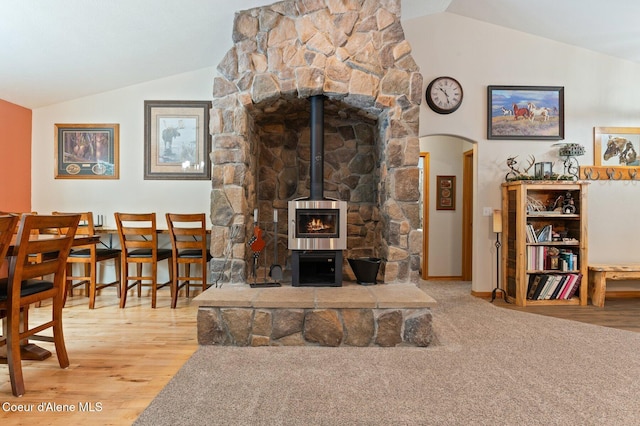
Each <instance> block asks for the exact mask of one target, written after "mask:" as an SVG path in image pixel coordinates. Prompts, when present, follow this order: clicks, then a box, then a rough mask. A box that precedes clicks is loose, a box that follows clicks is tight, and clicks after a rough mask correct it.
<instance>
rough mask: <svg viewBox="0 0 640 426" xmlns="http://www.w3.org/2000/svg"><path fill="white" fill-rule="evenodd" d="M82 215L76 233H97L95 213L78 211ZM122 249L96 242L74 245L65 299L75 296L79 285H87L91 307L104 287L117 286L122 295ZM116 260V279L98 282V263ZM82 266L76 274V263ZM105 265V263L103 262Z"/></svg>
mask: <svg viewBox="0 0 640 426" xmlns="http://www.w3.org/2000/svg"><path fill="white" fill-rule="evenodd" d="M53 214H54V215H61V214H69V213H61V212H53ZM77 214H79V215H80V225H79V226H78V230H77V231H76V235H95V233H96V232H95V228H94V225H93V213H92V212H84V213H77ZM121 253H122V251H121V250H119V249H113V248H108V247H97V246H96V244H89V245H87V246H80V247H74V248H73V249H72V250H71V253H69V258H68V259H67V277H66V286H67V291H66V292H65V295H64V301H65V302H66V301H67V296H73V289H74V288H76V287H79V286H83V285H84V286H85V294H86V295H88V296H89V309H94V308H95V306H96V294H97V292H98V291H99V290H102V289H103V288H107V287H111V286H115V287H116V291H117V294H118V297H120V275H121V274H120V267H121V265H120V262H121V261H120V255H121ZM111 259H113V260H114V266H115V280H113V281H110V282H107V283H99V282H98V278H97V277H98V264H99V263H100V262H105V261H107V260H111ZM78 264H79V265H81V266H82V273H81V274H79V275H74V268H73V267H74V265H78ZM103 265H104V263H103Z"/></svg>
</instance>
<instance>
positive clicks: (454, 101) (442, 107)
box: [425, 77, 462, 114]
mask: <svg viewBox="0 0 640 426" xmlns="http://www.w3.org/2000/svg"><path fill="white" fill-rule="evenodd" d="M425 97H426V99H427V105H429V108H431V109H432V110H434V111H435V112H437V113H438V114H451V113H452V112H454V111H455V110H457V109H458V108H460V105H461V104H462V85H461V84H460V83H459V82H458V80H456V79H455V78H452V77H438V78H436V79H434V80H433V81H431V83H429V85H428V86H427V91H426V93H425Z"/></svg>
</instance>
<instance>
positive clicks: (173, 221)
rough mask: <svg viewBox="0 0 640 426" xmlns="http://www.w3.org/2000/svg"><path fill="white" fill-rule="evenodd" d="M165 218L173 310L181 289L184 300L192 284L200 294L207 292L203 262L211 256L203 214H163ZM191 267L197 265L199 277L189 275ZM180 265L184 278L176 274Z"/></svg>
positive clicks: (205, 269) (205, 266) (205, 264)
mask: <svg viewBox="0 0 640 426" xmlns="http://www.w3.org/2000/svg"><path fill="white" fill-rule="evenodd" d="M166 217H167V226H168V227H169V238H170V239H171V250H172V251H173V276H172V283H171V307H172V308H175V307H176V304H177V302H178V292H179V291H180V289H181V288H183V287H184V288H185V293H186V297H187V298H188V297H189V287H191V286H192V285H198V286H199V287H201V288H202V291H204V290H206V289H207V287H208V284H207V263H208V262H209V261H210V260H211V258H212V256H211V253H210V252H209V248H208V244H207V227H206V223H205V214H204V213H194V214H178V213H167V214H166ZM192 264H194V265H200V271H202V273H201V274H200V276H193V275H191V265H192ZM180 265H184V267H183V269H184V275H181V274H180ZM194 281H195V282H194Z"/></svg>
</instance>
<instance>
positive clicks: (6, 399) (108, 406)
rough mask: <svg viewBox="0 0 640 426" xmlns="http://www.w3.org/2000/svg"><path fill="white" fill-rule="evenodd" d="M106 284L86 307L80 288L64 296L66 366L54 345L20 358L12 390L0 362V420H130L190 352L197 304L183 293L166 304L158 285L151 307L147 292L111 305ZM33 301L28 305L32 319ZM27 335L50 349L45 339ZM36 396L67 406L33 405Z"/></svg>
mask: <svg viewBox="0 0 640 426" xmlns="http://www.w3.org/2000/svg"><path fill="white" fill-rule="evenodd" d="M111 290H112V289H105V290H103V292H104V293H103V295H101V296H99V297H98V298H97V301H96V309H94V310H89V308H88V298H86V297H84V296H74V297H73V298H69V299H68V300H67V306H66V307H65V310H64V330H65V341H66V345H67V352H68V354H69V359H70V361H71V365H70V367H69V368H68V369H66V370H63V369H61V368H60V367H59V365H58V360H57V358H56V356H55V353H54V354H53V355H52V356H51V357H50V358H48V359H46V360H44V361H23V372H24V380H25V387H26V394H25V395H24V396H23V397H21V398H16V397H14V396H13V395H12V394H11V384H10V383H9V373H8V370H7V367H6V365H0V419H1V420H0V423H2V424H3V425H13V424H16V425H17V424H27V423H29V424H38V423H40V424H47V425H67V426H68V425H72V424H73V425H75V424H83V425H89V424H100V425H130V424H131V423H133V421H134V420H135V419H136V418H137V417H138V416H139V415H140V413H141V412H142V411H143V410H144V409H145V408H146V407H147V405H148V404H149V403H150V402H151V400H152V399H153V398H154V397H155V396H156V395H157V394H158V392H160V390H161V389H162V388H163V387H164V386H165V385H166V384H167V383H168V382H169V380H170V379H171V377H173V376H174V375H175V373H176V372H177V371H178V370H179V369H180V367H181V366H182V365H183V364H184V363H185V362H186V361H187V359H188V358H189V357H190V356H191V355H192V354H193V353H194V352H195V350H196V349H197V340H196V313H197V308H196V307H192V306H189V303H188V300H187V299H186V298H185V297H180V298H179V299H178V307H177V309H170V308H169V306H170V303H171V301H170V297H169V290H168V288H164V289H162V290H160V291H159V292H158V307H157V308H156V309H151V300H150V297H144V296H143V297H142V298H138V297H137V296H134V295H132V294H129V295H128V297H127V307H126V308H125V309H119V308H118V298H117V297H116V295H115V290H113V292H112V293H111V292H110V291H111ZM143 294H144V293H143ZM192 296H193V294H192ZM39 309H43V308H32V309H31V311H30V315H31V318H33V319H34V321H35V320H36V318H37V317H38V311H39ZM43 311H49V309H43ZM34 343H37V344H38V345H39V346H42V347H43V348H46V349H49V350H51V351H52V352H55V351H54V347H53V344H52V343H46V342H34ZM0 349H4V348H0ZM7 403H8V404H10V405H17V404H20V405H21V406H23V407H27V408H29V407H33V408H32V409H33V412H26V413H25V412H11V411H10V406H7ZM41 403H44V404H60V405H66V406H67V407H69V408H73V409H74V410H75V411H74V412H70V411H67V412H55V411H51V410H49V411H44V412H39V411H38V408H39V407H38V405H39V404H41ZM46 408H49V409H52V407H46ZM82 409H84V410H85V411H84V412H82V411H81V410H82ZM88 410H93V411H88Z"/></svg>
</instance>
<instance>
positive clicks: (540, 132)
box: [487, 86, 564, 140]
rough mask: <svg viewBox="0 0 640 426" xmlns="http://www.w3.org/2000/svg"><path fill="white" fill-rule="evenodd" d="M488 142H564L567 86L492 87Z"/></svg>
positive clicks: (490, 90)
mask: <svg viewBox="0 0 640 426" xmlns="http://www.w3.org/2000/svg"><path fill="white" fill-rule="evenodd" d="M487 104H488V105H487V139H532V140H560V139H564V87H560V86H489V87H488V93H487Z"/></svg>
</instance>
